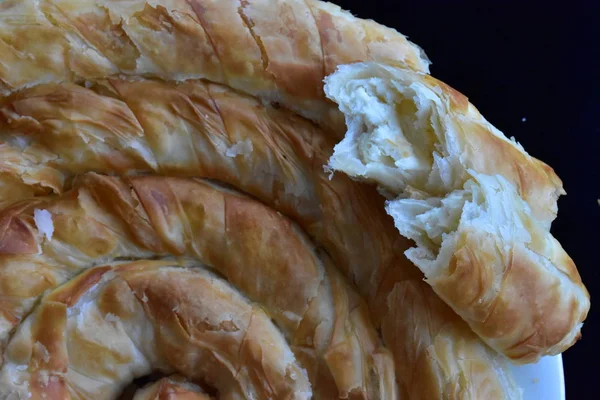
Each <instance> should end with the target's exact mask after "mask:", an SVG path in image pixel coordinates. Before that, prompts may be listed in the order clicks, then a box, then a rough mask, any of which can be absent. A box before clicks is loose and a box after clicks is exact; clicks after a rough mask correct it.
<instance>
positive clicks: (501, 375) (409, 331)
mask: <svg viewBox="0 0 600 400" xmlns="http://www.w3.org/2000/svg"><path fill="white" fill-rule="evenodd" d="M91 113H93V114H91ZM0 114H1V115H3V116H6V117H5V118H4V119H3V118H1V117H0V124H2V125H1V129H0V135H4V136H11V137H16V138H19V140H21V141H24V140H27V141H28V143H29V144H30V148H32V149H33V148H34V147H36V148H39V149H44V150H45V151H48V152H51V153H53V154H56V155H57V158H56V159H55V160H53V161H51V163H49V164H50V165H52V166H53V167H54V168H56V170H57V171H60V173H61V174H63V175H64V177H65V182H69V181H70V177H72V176H73V175H75V174H78V173H80V172H83V171H96V172H100V173H105V174H119V175H121V174H123V175H133V176H135V175H168V176H188V177H189V176H203V177H206V178H210V179H213V180H217V181H219V182H222V183H224V184H227V185H231V186H233V187H235V188H237V189H239V190H241V191H244V192H246V193H248V194H250V195H252V196H254V197H256V198H258V199H259V200H260V201H262V202H263V203H264V204H266V205H268V206H269V207H271V208H272V209H273V210H275V211H278V212H280V213H281V214H283V215H285V216H287V217H289V218H291V219H292V220H294V221H295V222H297V223H298V225H299V226H300V227H301V228H302V229H303V230H304V231H306V232H307V233H308V234H309V235H310V236H311V238H312V239H313V240H314V243H315V245H316V246H319V247H320V248H322V249H324V250H325V251H326V252H327V253H328V254H329V255H330V256H331V259H332V261H333V264H334V265H335V267H337V268H338V269H339V270H340V271H342V274H343V275H344V276H345V277H346V279H347V280H349V281H350V282H352V283H354V284H355V285H356V287H357V290H358V292H359V293H360V295H361V296H362V297H363V298H364V299H365V301H366V303H367V305H368V307H369V310H368V312H369V315H370V317H371V319H372V321H373V325H374V327H375V328H377V329H379V328H381V327H382V326H383V325H384V324H385V325H386V328H385V331H386V334H385V335H384V342H385V343H386V347H387V349H388V350H389V351H390V352H391V353H392V354H393V355H394V360H393V361H394V365H395V368H396V371H397V373H396V381H397V382H398V386H399V388H400V389H399V390H400V398H404V394H403V393H411V394H412V395H416V393H421V394H423V396H424V398H427V396H426V395H428V394H431V395H432V396H433V397H434V398H437V397H440V396H441V393H444V392H445V391H446V390H447V387H453V388H455V389H454V392H456V393H462V396H458V395H457V398H469V396H471V398H473V397H474V398H486V396H485V394H486V393H503V395H502V396H498V397H501V398H507V399H516V398H519V396H518V395H517V394H515V393H517V392H518V391H516V390H515V385H514V382H513V381H512V379H511V377H510V372H509V370H508V368H507V366H506V365H505V363H504V362H503V361H502V360H501V357H500V356H498V355H497V354H496V353H495V352H493V351H489V349H488V347H487V346H485V345H484V344H483V343H482V342H481V341H480V340H479V339H478V338H477V336H476V335H474V334H472V333H471V332H470V329H469V328H468V326H467V325H466V324H465V323H464V322H463V321H462V320H461V319H460V318H459V317H457V316H456V314H455V313H453V311H452V310H451V309H449V308H448V307H438V306H435V305H436V304H438V303H440V300H439V299H438V298H437V296H436V295H435V293H433V291H432V289H431V288H430V287H429V286H428V285H426V284H424V283H422V282H421V281H422V278H423V275H422V273H421V272H420V271H418V269H417V268H416V267H415V266H414V265H412V263H410V262H409V261H408V260H407V259H406V257H405V256H404V255H403V252H404V250H406V249H408V248H409V247H410V246H411V245H412V244H411V242H410V241H408V240H405V239H404V238H403V237H401V236H400V235H398V233H397V231H396V229H395V228H394V225H393V221H392V219H391V218H390V217H389V216H388V215H387V214H386V213H385V210H384V199H383V198H381V197H380V196H379V195H378V194H377V192H376V190H375V189H374V188H373V187H371V186H370V185H366V184H361V183H357V182H354V181H352V180H351V179H350V178H348V177H347V176H345V175H343V174H336V175H335V176H334V177H333V179H329V176H328V174H327V173H325V171H323V168H322V166H323V165H324V164H325V163H326V162H327V159H328V157H329V156H330V154H331V152H332V151H333V146H334V144H335V142H334V141H333V140H332V137H331V136H332V135H331V134H330V133H329V132H328V131H327V130H326V129H324V128H322V127H318V126H316V125H315V124H313V123H311V122H310V121H307V120H306V119H304V118H300V117H299V116H297V115H295V114H294V113H292V112H290V111H289V110H286V109H283V108H280V109H275V108H273V107H270V106H268V105H264V104H261V102H260V101H258V100H257V99H255V98H252V97H249V96H246V95H243V94H240V93H239V92H237V91H235V90H232V89H230V88H227V87H225V86H222V85H217V84H211V83H206V82H203V81H195V80H194V81H192V80H190V81H186V82H185V83H180V84H174V83H169V82H161V81H153V80H145V79H139V80H136V81H125V80H116V79H111V80H110V82H104V83H97V84H94V85H92V86H90V87H89V88H83V87H80V86H77V85H73V84H62V85H40V86H38V87H35V88H31V89H27V90H23V91H21V92H19V93H16V94H14V95H11V96H9V97H7V98H5V99H3V101H2V104H1V107H0ZM88 114H90V115H94V119H91V118H77V119H72V118H69V116H70V115H88ZM56 120H60V123H50V121H56ZM165 132H169V134H168V135H165ZM67 144H68V145H67ZM84 152H85V154H86V157H85V158H83V157H80V156H79V155H80V154H82V153H84ZM34 153H35V152H34ZM111 160H113V161H112V162H110V161H111ZM114 160H119V162H118V163H117V162H114ZM63 189H64V188H63ZM161 191H162V190H161ZM127 196H129V194H126V196H125V197H127ZM113 197H115V198H119V197H121V195H115V196H113ZM17 199H18V198H16V199H14V200H17ZM192 200H193V199H192ZM107 204H109V203H107ZM36 207H38V208H40V207H43V205H37V206H36ZM256 215H257V216H260V215H262V214H261V213H257V214H256ZM56 218H58V217H55V219H56ZM56 225H57V226H61V227H62V226H69V225H77V226H82V225H83V226H89V227H90V232H91V233H89V234H84V231H82V230H79V231H77V232H69V233H65V235H66V236H67V237H77V236H80V237H85V236H86V235H91V236H90V238H92V237H93V238H95V242H96V243H97V247H99V248H100V249H102V248H103V246H108V247H110V246H114V245H115V244H114V243H113V241H112V240H104V239H102V238H104V237H105V236H104V234H103V233H102V231H103V229H104V227H103V226H102V224H99V223H97V222H95V221H94V220H93V219H85V222H82V221H81V220H79V219H74V220H73V221H72V222H71V223H70V224H65V223H64V221H58V222H57V224H56ZM78 229H82V228H78ZM61 231H62V228H59V230H58V233H59V234H60V232H61ZM54 238H55V239H56V238H58V236H56V234H55V235H54ZM55 239H53V242H54V243H58V242H56V241H55ZM90 240H91V239H89V240H88V239H86V240H85V242H86V243H87V242H89V241H90ZM121 240H123V239H121ZM11 243H14V242H11ZM77 247H79V248H80V249H82V250H85V251H86V252H89V257H90V258H87V257H86V258H84V259H83V261H82V263H83V264H82V265H84V266H85V265H88V263H90V262H91V260H93V257H98V255H99V254H106V253H105V251H106V250H101V252H100V253H95V252H94V249H96V246H93V247H86V246H85V245H81V246H77ZM283 247H285V246H283ZM48 248H49V247H46V249H48ZM286 248H287V247H286ZM283 251H284V252H285V251H287V250H285V249H284V250H283ZM57 253H58V250H57ZM86 254H88V253H86ZM140 256H143V255H140ZM31 268H37V265H32V267H31ZM11 270H12V269H11ZM410 282H414V283H415V284H417V285H418V287H419V288H420V290H419V292H418V294H419V296H420V297H419V298H421V299H422V300H421V301H420V302H419V304H420V307H419V311H418V312H416V313H413V312H412V311H411V310H412V305H411V304H412V303H411V302H409V301H403V302H397V301H395V300H394V301H391V300H390V301H388V299H390V298H391V297H392V292H394V293H398V290H400V289H397V290H395V289H394V288H395V285H396V284H398V285H400V286H401V287H404V283H406V284H408V285H409V286H410ZM393 296H396V295H395V294H394V295H393ZM395 298H396V297H395ZM315 304H317V303H316V302H315ZM361 313H362V311H361ZM388 320H389V321H388ZM339 321H344V319H343V318H339ZM386 321H387V322H386ZM453 325H454V327H453ZM338 326H340V327H342V326H343V324H339V325H338ZM415 338H419V340H417V339H415ZM423 338H428V339H427V340H425V339H423ZM440 341H441V342H443V343H454V342H460V343H462V346H459V347H455V346H436V347H435V349H434V348H433V347H434V344H435V343H437V342H440ZM340 343H341V342H340ZM338 348H340V349H341V348H342V346H338ZM350 348H353V347H350ZM433 351H435V354H436V356H435V357H431V356H430V355H429V354H431V353H432V352H433ZM371 355H372V356H373V358H374V362H373V364H372V365H378V367H377V368H378V369H379V370H380V371H383V372H384V373H386V374H387V373H389V372H390V371H392V368H389V367H388V366H387V364H386V363H388V362H389V360H388V357H386V356H385V351H384V352H381V354H379V353H377V352H373V353H371ZM466 358H467V359H468V360H469V361H465V359H466ZM337 359H339V360H342V359H341V358H340V357H337ZM419 360H421V361H419ZM423 360H425V361H427V360H432V362H424V361H423ZM347 370H348V371H353V369H352V368H348V369H347ZM309 371H310V369H309ZM354 371H356V370H354ZM392 372H393V371H392ZM349 376H351V375H349ZM381 376H385V375H381ZM414 377H421V378H419V379H414ZM505 377H506V378H505ZM467 378H468V379H467ZM391 381H393V377H392V379H391ZM379 382H380V383H385V382H388V380H387V379H382V380H380V381H379ZM424 385H426V386H427V387H428V391H427V392H424V391H423V390H422V387H423V386H424ZM319 387H320V386H319V385H316V386H314V387H313V392H316V391H317V390H316V389H317V388H319ZM384 387H389V386H387V383H386V385H384ZM392 387H393V385H392ZM435 393H437V395H435ZM474 394H480V396H475V395H474ZM392 396H393V395H388V397H387V398H390V397H392ZM417 398H418V397H417Z"/></svg>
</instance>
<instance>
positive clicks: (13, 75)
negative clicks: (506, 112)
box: [0, 0, 429, 128]
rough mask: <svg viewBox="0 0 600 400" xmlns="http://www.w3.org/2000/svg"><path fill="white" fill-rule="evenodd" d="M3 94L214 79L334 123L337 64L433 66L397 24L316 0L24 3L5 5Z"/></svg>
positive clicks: (0, 25) (0, 64)
mask: <svg viewBox="0 0 600 400" xmlns="http://www.w3.org/2000/svg"><path fill="white" fill-rule="evenodd" d="M0 39H1V40H0V93H2V94H8V93H11V92H14V91H16V90H20V89H23V88H26V87H31V86H34V85H38V84H41V83H52V82H53V83H59V82H74V81H76V82H81V83H84V82H85V81H86V80H87V81H94V80H97V79H102V78H105V77H108V76H115V75H129V76H134V77H137V76H146V77H155V78H160V79H164V80H170V81H185V80H188V79H208V80H211V81H213V82H218V83H224V84H227V85H229V86H231V87H233V88H235V89H238V90H241V91H244V92H246V93H249V94H252V95H256V96H259V97H261V98H262V99H264V100H265V101H275V102H280V103H282V104H284V105H286V106H287V107H289V108H292V109H294V110H295V111H297V112H299V113H301V114H303V115H306V116H309V117H311V118H312V119H315V120H320V121H323V122H324V123H327V124H330V125H338V122H341V124H342V125H341V128H343V120H341V118H340V114H339V112H337V111H336V110H335V109H334V108H333V107H331V104H330V103H328V102H327V101H326V100H325V97H324V95H323V91H322V87H323V82H322V81H323V78H324V77H325V76H326V75H328V74H329V73H331V72H333V69H334V68H335V66H337V65H339V64H343V63H348V62H353V61H358V60H377V61H381V62H385V63H388V64H393V65H406V66H408V67H410V68H414V69H415V70H418V71H424V72H427V71H428V65H429V61H428V60H427V58H426V57H425V56H424V54H423V51H422V50H421V49H420V48H419V47H418V46H415V45H414V44H412V43H411V42H410V41H408V40H407V39H406V37H405V36H403V35H401V34H400V33H398V32H396V31H395V30H393V29H391V28H387V27H384V26H381V25H379V24H377V23H375V22H373V21H365V20H362V19H359V18H356V17H354V16H353V15H352V14H350V13H349V12H346V11H343V10H341V9H340V8H339V7H338V6H335V5H333V4H329V3H324V2H320V1H314V0H308V1H305V0H279V1H274V0H252V1H247V0H241V1H240V0H219V1H215V0H190V1H167V0H151V1H146V0H132V1H126V2H123V1H115V0H109V1H102V2H98V1H96V0H77V1H74V0H41V1H38V0H24V1H18V2H8V3H7V4H5V5H3V7H2V19H1V20H0Z"/></svg>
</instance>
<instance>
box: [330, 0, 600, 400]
mask: <svg viewBox="0 0 600 400" xmlns="http://www.w3.org/2000/svg"><path fill="white" fill-rule="evenodd" d="M334 2H335V3H337V4H338V5H340V6H342V7H343V8H345V9H349V10H350V11H351V12H352V13H353V14H354V15H357V16H359V17H362V18H371V19H374V20H376V21H377V22H379V23H382V24H384V25H387V26H390V27H393V28H395V29H397V30H398V31H400V32H401V33H403V34H405V35H407V36H409V37H410V40H412V41H413V42H415V43H417V44H418V45H420V46H421V47H423V48H424V49H425V52H426V53H427V55H428V56H429V58H430V59H431V60H432V62H433V64H432V65H431V74H432V75H434V76H435V77H437V78H438V79H441V80H443V81H445V82H446V83H448V84H449V85H451V86H453V87H454V88H456V89H458V90H459V91H461V92H462V93H464V94H465V95H467V96H468V97H469V99H470V100H471V102H472V103H473V104H474V105H475V106H476V107H477V108H478V109H479V111H481V113H482V114H483V115H484V116H485V117H486V119H487V120H488V121H490V122H491V123H492V124H494V125H495V126H496V127H497V128H498V129H500V130H501V131H502V132H504V133H505V134H506V136H508V137H510V136H515V138H516V139H517V141H519V142H520V143H521V144H522V145H523V146H524V147H525V149H526V150H527V151H528V152H529V153H530V154H531V155H533V156H534V157H537V158H539V159H541V160H543V161H544V162H546V163H548V164H549V165H550V166H552V167H553V168H554V170H555V171H556V172H557V174H558V175H559V177H560V178H561V179H562V180H563V184H564V187H565V190H566V191H567V193H568V195H567V196H562V197H561V198H560V200H559V213H558V218H557V219H556V221H555V222H554V224H553V228H552V232H553V233H554V235H555V236H556V237H557V238H558V240H559V241H560V242H561V243H562V245H563V247H564V248H565V250H566V251H567V252H568V253H569V254H570V255H571V257H572V258H573V259H574V260H575V263H576V264H577V266H578V268H579V272H580V274H581V277H582V279H583V282H584V283H585V285H586V286H587V288H588V290H589V292H590V294H591V296H592V308H591V311H590V314H589V316H588V319H587V320H586V321H585V324H584V327H583V330H582V332H583V338H582V339H581V340H580V341H579V342H578V343H576V344H575V346H574V347H572V348H571V349H569V350H568V351H567V352H565V353H564V354H563V360H564V365H565V377H566V388H567V398H585V399H592V398H593V399H597V398H600V397H599V395H598V389H597V388H598V385H599V382H600V316H599V315H600V314H598V313H596V312H595V310H596V308H595V303H594V301H595V297H594V296H595V294H596V293H600V267H598V266H597V265H596V264H597V262H596V260H597V258H598V256H597V254H598V253H599V252H600V242H599V241H598V239H599V238H600V235H598V233H597V232H598V227H599V225H600V206H599V205H598V202H597V199H599V198H600V157H598V155H599V153H600V151H599V150H600V122H599V121H598V118H599V117H600V77H599V74H600V22H598V15H599V14H598V11H600V10H599V9H598V8H599V7H597V6H593V3H595V2H592V1H587V2H573V1H571V2H557V3H556V5H549V4H552V2H544V3H542V2H532V1H530V0H528V1H524V2H523V1H519V2H516V1H503V2H499V1H497V2H496V1H491V0H485V1H480V2H477V3H476V2H467V1H460V0H445V1H443V0H421V1H419V2H407V1H387V0H383V1H382V0H373V1H352V0H334ZM523 118H526V121H523V120H522V119H523Z"/></svg>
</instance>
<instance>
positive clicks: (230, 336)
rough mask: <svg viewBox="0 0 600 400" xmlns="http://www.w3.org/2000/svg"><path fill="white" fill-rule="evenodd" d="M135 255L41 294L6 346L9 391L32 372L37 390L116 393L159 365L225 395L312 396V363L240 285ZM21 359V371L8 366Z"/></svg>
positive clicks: (5, 389)
mask: <svg viewBox="0 0 600 400" xmlns="http://www.w3.org/2000/svg"><path fill="white" fill-rule="evenodd" d="M130 265H131V264H124V265H118V266H115V267H113V268H105V267H101V269H102V271H101V272H100V273H99V274H98V273H97V271H96V270H95V269H91V270H89V271H86V272H84V273H83V274H81V275H80V276H78V277H77V278H75V279H73V280H72V281H71V282H69V285H68V286H67V287H61V288H58V289H56V290H55V291H54V292H52V293H51V295H50V296H51V298H44V299H43V300H42V302H41V304H40V306H38V307H37V309H36V311H35V312H34V313H33V314H32V315H31V316H30V317H29V318H28V320H27V321H26V323H25V326H23V327H22V328H21V329H20V330H19V332H17V333H16V335H15V337H14V338H13V340H12V341H11V343H10V345H9V347H8V348H7V352H6V355H7V357H6V358H7V359H6V361H5V365H4V366H3V370H2V371H1V372H0V379H2V380H3V385H2V389H1V390H2V393H3V394H6V395H11V394H16V395H21V394H22V392H21V391H20V389H21V388H22V387H23V386H22V383H21V382H23V379H25V381H26V382H28V383H29V385H28V388H27V389H28V390H29V391H30V392H31V393H32V395H33V397H34V398H43V396H42V395H43V394H44V393H45V394H46V395H48V394H54V395H57V396H59V397H57V398H79V397H78V396H81V397H84V398H92V397H93V398H98V399H102V398H112V397H114V396H115V395H116V394H118V393H119V391H120V390H122V389H123V387H124V386H125V384H127V383H128V379H129V377H130V376H132V375H133V376H136V375H137V376H139V375H140V374H143V373H144V372H146V373H148V372H150V371H151V369H152V368H157V369H162V370H169V369H170V370H174V371H177V372H178V373H181V374H183V375H185V376H187V377H189V378H191V379H195V380H198V379H203V380H205V381H206V382H207V383H209V384H211V385H213V386H214V387H215V388H217V389H218V390H219V391H220V392H221V393H222V395H223V397H224V398H227V397H228V396H231V395H237V396H240V395H242V396H245V397H255V398H265V399H266V398H273V397H275V398H282V399H307V398H309V397H310V395H311V387H310V383H309V382H308V378H307V376H306V373H305V371H304V370H303V369H302V367H300V366H299V365H298V363H297V362H296V360H295V359H294V356H293V355H292V352H291V351H290V348H289V347H288V345H287V343H286V342H285V340H284V338H283V336H282V335H281V334H280V333H279V331H278V330H277V328H276V327H275V326H274V324H273V323H272V322H271V320H270V319H269V317H268V316H267V315H266V314H265V313H264V312H263V311H262V310H261V309H260V308H259V307H256V306H255V305H252V304H251V303H249V302H248V301H247V300H246V299H244V298H243V297H242V296H240V295H239V294H238V293H236V291H235V290H234V289H233V288H232V287H231V286H229V285H227V284H226V283H225V282H223V281H222V280H220V279H219V278H217V277H215V276H214V275H212V274H210V273H207V272H206V271H203V270H201V269H196V270H188V269H186V268H180V267H176V264H173V263H168V262H157V261H142V262H137V263H133V268H130ZM173 265H175V267H173ZM88 273H91V274H94V275H100V278H101V279H100V281H99V282H98V284H97V285H96V286H92V287H87V281H88V278H87V275H88ZM80 280H83V281H84V286H85V289H83V290H85V296H84V297H80V298H79V300H78V301H77V302H76V303H75V304H73V305H72V306H68V305H67V304H65V303H62V302H60V301H59V299H61V298H69V299H71V298H73V297H74V296H75V294H74V293H71V292H72V290H75V291H76V292H80V291H81V290H82V288H80V287H78V282H79V281H80ZM115 286H118V287H119V297H118V298H116V299H115V298H114V297H113V293H115V291H114V290H110V289H112V288H114V287H115ZM107 296H108V297H109V299H110V300H109V301H111V302H112V303H113V308H111V309H110V311H111V312H108V313H105V312H104V311H103V310H102V309H101V308H100V306H99V305H101V304H102V303H103V302H104V301H106V300H105V299H106V297H107ZM118 308H120V309H121V310H124V312H119V311H120V310H119V309H118ZM132 310H135V312H134V313H133V314H132V313H131V311H132ZM83 324H85V325H83ZM40 326H45V329H39V328H37V327H40ZM48 326H51V327H52V329H48V328H47V327H48ZM140 335H143V336H144V338H143V339H141V338H140ZM132 338H135V339H136V340H137V341H138V342H137V343H135V344H134V343H133V342H132V341H131V339H132ZM36 349H41V350H40V351H38V352H37V353H36ZM67 349H68V351H66V350H67ZM38 353H40V354H38ZM46 360H48V361H46ZM21 365H24V366H25V369H17V370H20V371H21V372H17V375H18V378H17V377H15V376H14V375H12V376H11V375H10V374H9V375H7V372H8V371H7V369H8V368H18V367H19V366H21ZM15 378H17V379H15ZM90 380H96V381H97V382H98V383H97V384H96V385H93V386H92V385H89V382H90ZM94 386H95V388H93V387H94Z"/></svg>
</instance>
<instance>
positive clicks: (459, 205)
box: [325, 63, 590, 363]
mask: <svg viewBox="0 0 600 400" xmlns="http://www.w3.org/2000/svg"><path fill="white" fill-rule="evenodd" d="M325 91H326V93H327V94H328V96H329V97H330V98H331V99H333V100H335V101H336V102H338V103H339V104H340V109H341V110H342V111H343V112H344V113H345V114H346V122H347V125H348V127H349V130H348V134H347V136H346V137H345V138H344V140H343V141H341V142H340V143H339V144H338V145H337V146H336V148H335V150H334V154H333V156H332V157H331V160H330V164H329V165H330V166H331V168H333V169H334V170H339V171H343V172H345V173H347V174H349V175H350V176H353V177H355V178H357V179H361V180H364V181H370V182H375V183H377V184H379V185H380V187H381V189H383V190H384V191H386V192H387V193H391V194H390V195H389V201H388V202H387V205H386V209H387V211H388V213H389V214H390V215H391V216H392V217H393V218H394V220H395V224H396V227H397V228H398V230H399V231H400V232H401V233H402V234H403V235H405V236H406V237H408V238H409V239H412V240H414V241H415V242H416V245H417V247H415V248H412V249H410V250H408V251H407V252H406V255H407V257H408V258H409V259H410V260H411V261H413V262H414V263H415V264H416V265H417V266H418V267H419V268H420V269H421V270H422V271H423V272H424V274H425V276H426V278H427V282H428V283H429V284H430V285H431V286H432V287H433V289H434V290H435V292H436V293H437V294H438V295H439V296H440V297H441V298H442V299H443V300H444V301H445V302H446V303H448V304H449V305H450V306H451V307H452V308H453V309H454V310H455V311H456V312H457V313H458V314H459V315H460V316H461V317H462V318H463V319H464V320H465V321H467V323H468V324H469V326H470V327H471V328H472V329H473V330H474V331H475V332H476V333H477V334H478V335H479V336H480V337H481V338H482V339H483V340H484V341H485V342H486V343H487V344H488V345H490V346H491V347H492V348H494V349H495V350H497V351H498V352H500V353H502V354H504V355H506V356H507V357H509V358H510V359H511V360H512V361H513V362H516V363H528V362H535V361H537V360H539V358H540V357H542V356H544V355H555V354H559V353H561V352H563V351H564V350H566V349H567V348H569V347H570V346H571V345H572V344H573V343H574V342H575V341H576V340H577V339H578V338H579V337H580V329H581V326H582V323H583V320H584V319H585V318H586V316H587V313H588V310H589V306H590V302H589V293H588V292H587V290H586V288H585V286H584V285H583V283H582V282H581V278H580V276H579V273H578V271H577V268H576V266H575V264H574V262H573V260H572V259H571V258H570V257H569V256H568V255H567V253H566V252H565V251H564V249H563V248H562V246H561V245H560V243H559V242H558V241H557V240H556V239H555V238H554V237H553V236H552V234H551V233H550V224H551V222H552V221H553V220H554V218H555V217H556V212H557V209H558V208H557V204H556V201H557V198H558V196H559V195H560V194H564V190H563V188H562V182H561V181H560V179H559V178H558V177H557V176H556V174H555V173H554V171H553V170H552V168H550V167H549V166H548V165H546V164H545V163H543V162H541V161H540V160H537V159H535V158H534V157H531V156H530V155H529V154H527V153H526V152H525V150H524V149H523V147H522V146H520V145H519V144H518V143H516V142H515V141H512V140H509V139H508V138H506V137H505V136H504V135H503V134H502V132H500V131H499V130H498V129H496V128H495V127H494V126H493V125H491V124H490V123H489V122H488V121H487V120H485V118H484V117H483V116H482V115H481V114H480V113H479V112H478V111H477V109H476V108H475V107H474V106H473V105H472V104H471V103H469V101H468V100H467V98H466V97H465V96H463V95H462V94H460V93H459V92H457V91H456V90H454V89H452V88H450V87H449V86H448V85H446V84H444V83H442V82H440V81H438V80H436V79H435V78H432V77H431V76H428V75H423V74H419V73H416V72H413V71H410V70H408V69H402V68H395V67H391V66H386V65H382V64H378V63H355V64H351V65H345V66H341V67H340V68H339V70H338V71H337V72H336V73H334V74H333V75H331V76H329V77H328V78H327V84H326V87H325Z"/></svg>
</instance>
